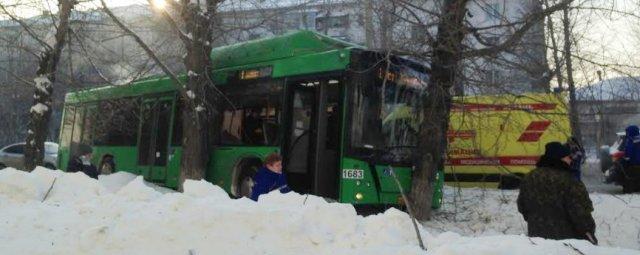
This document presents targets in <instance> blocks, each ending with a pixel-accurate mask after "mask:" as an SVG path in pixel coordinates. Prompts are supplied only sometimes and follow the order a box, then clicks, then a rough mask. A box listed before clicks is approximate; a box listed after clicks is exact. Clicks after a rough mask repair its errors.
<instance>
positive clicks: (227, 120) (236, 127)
mask: <svg viewBox="0 0 640 255" xmlns="http://www.w3.org/2000/svg"><path fill="white" fill-rule="evenodd" d="M243 116H244V111H243V110H239V109H236V110H233V109H225V111H224V112H223V116H222V134H221V135H220V140H221V142H222V144H226V145H241V144H242V119H243Z"/></svg>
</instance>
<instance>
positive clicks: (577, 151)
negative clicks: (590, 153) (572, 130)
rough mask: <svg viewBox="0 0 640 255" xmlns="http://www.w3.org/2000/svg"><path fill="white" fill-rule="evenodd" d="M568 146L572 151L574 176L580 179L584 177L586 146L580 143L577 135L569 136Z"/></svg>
mask: <svg viewBox="0 0 640 255" xmlns="http://www.w3.org/2000/svg"><path fill="white" fill-rule="evenodd" d="M566 144H567V147H569V150H570V151H571V172H573V176H574V177H575V178H576V180H578V181H580V179H581V177H582V169H581V168H582V164H583V163H584V161H585V155H586V153H585V151H584V147H582V145H581V144H580V142H579V141H578V139H576V138H575V137H573V136H572V137H569V139H568V140H567V143H566Z"/></svg>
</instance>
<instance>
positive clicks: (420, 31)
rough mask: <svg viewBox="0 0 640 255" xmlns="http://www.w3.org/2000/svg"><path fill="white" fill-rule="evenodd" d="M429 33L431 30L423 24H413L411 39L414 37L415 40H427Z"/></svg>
mask: <svg viewBox="0 0 640 255" xmlns="http://www.w3.org/2000/svg"><path fill="white" fill-rule="evenodd" d="M427 33H429V31H428V30H427V28H426V27H425V26H423V25H413V26H411V39H413V40H414V41H417V42H422V41H425V40H426V39H427Z"/></svg>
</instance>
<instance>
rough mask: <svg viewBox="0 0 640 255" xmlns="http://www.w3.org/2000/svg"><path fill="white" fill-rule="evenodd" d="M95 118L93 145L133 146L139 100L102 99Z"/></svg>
mask: <svg viewBox="0 0 640 255" xmlns="http://www.w3.org/2000/svg"><path fill="white" fill-rule="evenodd" d="M98 112H99V114H98V116H97V118H96V120H95V122H96V123H95V126H96V127H95V137H94V141H93V143H94V144H95V145H107V146H135V145H136V143H137V141H138V123H139V116H138V115H139V112H140V102H139V100H138V99H135V98H123V99H113V100H107V101H102V102H100V103H99V104H98Z"/></svg>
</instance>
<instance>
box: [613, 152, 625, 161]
mask: <svg viewBox="0 0 640 255" xmlns="http://www.w3.org/2000/svg"><path fill="white" fill-rule="evenodd" d="M622 157H624V151H616V152H614V153H613V154H611V158H612V159H613V161H616V160H618V159H621V158H622Z"/></svg>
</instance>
